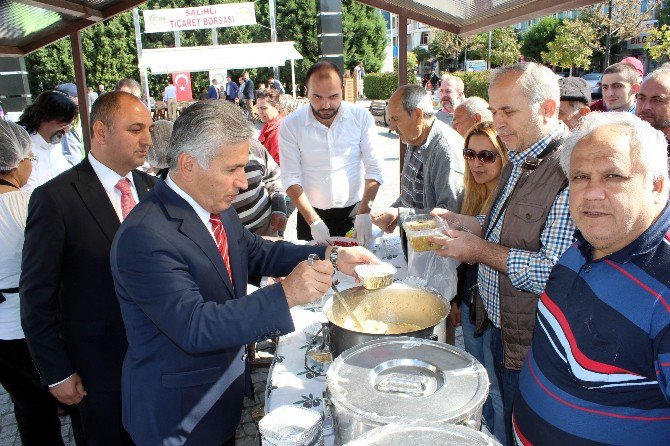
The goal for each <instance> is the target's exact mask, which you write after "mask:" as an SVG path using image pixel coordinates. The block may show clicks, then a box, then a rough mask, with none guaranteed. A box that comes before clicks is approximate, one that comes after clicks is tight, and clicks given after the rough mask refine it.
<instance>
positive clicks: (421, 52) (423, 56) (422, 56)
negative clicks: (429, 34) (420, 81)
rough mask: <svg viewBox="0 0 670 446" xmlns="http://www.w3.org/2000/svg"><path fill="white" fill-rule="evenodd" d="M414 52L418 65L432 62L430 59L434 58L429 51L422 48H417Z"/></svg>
mask: <svg viewBox="0 0 670 446" xmlns="http://www.w3.org/2000/svg"><path fill="white" fill-rule="evenodd" d="M412 52H413V53H414V55H415V56H416V61H417V63H423V62H425V61H428V60H430V58H431V57H433V55H432V54H430V51H429V50H427V49H425V48H423V47H420V46H417V47H416V48H414V49H413V50H412Z"/></svg>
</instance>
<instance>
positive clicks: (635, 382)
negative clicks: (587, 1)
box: [0, 62, 670, 446]
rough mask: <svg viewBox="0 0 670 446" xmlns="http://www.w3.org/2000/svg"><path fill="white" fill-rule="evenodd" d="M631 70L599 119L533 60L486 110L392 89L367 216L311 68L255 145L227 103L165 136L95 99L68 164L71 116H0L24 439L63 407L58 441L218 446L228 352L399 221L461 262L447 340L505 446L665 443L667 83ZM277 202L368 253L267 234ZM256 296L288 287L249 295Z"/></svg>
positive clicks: (309, 231) (350, 125)
mask: <svg viewBox="0 0 670 446" xmlns="http://www.w3.org/2000/svg"><path fill="white" fill-rule="evenodd" d="M615 65H617V64H615ZM628 66H630V67H631V68H630V69H632V70H633V71H635V72H636V73H637V71H636V68H635V67H634V66H633V65H630V64H628V63H627V62H623V66H621V67H615V70H623V71H613V72H611V73H609V72H606V73H605V76H610V75H614V76H615V77H613V78H606V77H604V78H603V102H604V104H605V107H606V109H607V111H606V112H597V113H589V112H588V111H587V110H585V107H584V106H583V105H582V104H589V103H590V99H591V98H590V90H588V89H585V88H584V86H583V85H582V84H579V83H578V82H575V81H574V80H572V79H571V78H568V79H564V80H561V81H560V82H559V80H558V78H557V76H556V75H555V74H554V73H553V72H552V71H551V70H550V69H549V68H547V67H544V66H542V65H539V64H536V63H530V62H523V63H518V64H514V65H510V66H506V67H502V68H499V69H496V70H494V71H493V72H492V75H491V78H490V83H489V91H488V95H489V98H488V99H489V100H488V102H487V101H486V100H484V99H482V98H477V97H469V98H466V97H465V94H464V85H463V82H462V81H461V80H460V79H459V78H457V77H454V76H449V75H446V76H444V77H443V78H442V79H441V83H440V91H441V104H442V110H440V111H437V112H436V111H435V109H434V107H433V105H432V98H431V94H430V93H429V92H426V90H425V89H424V88H423V87H421V86H419V85H408V86H402V87H399V88H398V89H397V90H396V92H395V93H394V94H393V95H392V97H391V98H390V99H389V102H388V106H387V115H388V118H389V122H390V127H391V129H393V130H395V131H396V132H397V133H398V135H399V137H400V139H401V140H402V141H403V142H404V143H406V144H407V151H406V154H405V159H404V164H403V169H402V174H401V180H400V185H401V186H400V194H399V197H398V199H397V200H396V201H395V202H394V203H393V204H392V205H391V206H390V207H389V208H386V209H380V208H379V206H377V207H375V206H374V200H375V197H376V195H377V192H378V190H379V188H380V187H381V186H382V184H383V182H384V178H383V172H382V162H383V161H382V160H383V157H384V153H383V150H382V149H381V148H380V147H379V146H378V145H377V142H376V138H375V133H376V130H375V126H374V121H373V118H372V116H371V115H370V113H368V112H367V110H365V109H363V108H361V107H357V106H355V105H351V104H349V103H347V102H344V101H343V100H342V95H343V91H342V86H343V78H342V74H341V73H340V71H339V70H338V69H337V67H336V66H334V65H333V64H331V63H329V62H319V63H316V64H314V65H313V66H312V67H311V68H310V69H309V70H308V72H307V74H306V85H307V96H308V100H309V104H308V105H306V106H304V107H302V108H299V109H297V110H295V111H293V112H292V113H290V114H286V113H284V112H283V110H282V104H281V101H280V96H279V92H278V91H273V90H271V89H270V90H265V91H263V92H261V93H259V95H258V98H257V100H258V102H257V107H258V110H259V114H260V116H261V118H262V120H263V122H264V127H263V129H262V130H261V133H260V136H259V138H258V139H256V138H253V133H252V128H251V127H250V124H249V122H248V120H247V119H246V118H245V116H244V113H243V111H242V110H241V109H240V108H239V107H237V106H236V105H235V104H231V103H230V102H229V101H212V100H203V101H200V102H198V103H196V104H194V105H192V106H190V107H189V108H187V109H186V110H185V111H184V112H183V113H182V114H181V115H180V116H179V117H178V118H177V119H176V120H175V122H174V123H172V122H167V121H158V122H152V120H151V115H150V113H149V110H148V109H147V108H146V106H145V105H144V104H143V103H142V102H141V101H140V100H139V99H138V98H137V97H136V96H134V95H132V94H129V93H126V92H122V91H114V92H109V93H106V94H104V95H100V96H99V97H98V98H97V100H96V101H95V102H94V103H93V105H92V110H91V120H90V129H91V133H92V135H93V138H92V145H91V151H90V152H89V153H88V155H87V156H86V157H85V158H84V159H83V160H81V161H80V162H78V163H76V164H75V165H74V166H73V167H69V165H68V166H66V165H65V164H63V163H62V162H59V163H57V162H56V161H55V160H56V158H58V157H59V156H61V157H62V156H63V151H62V145H61V144H59V142H60V141H61V140H62V139H63V138H64V136H65V135H66V134H67V132H68V130H69V128H70V126H71V124H72V121H73V119H74V116H75V115H76V113H77V108H76V104H75V103H74V102H73V101H72V100H71V98H70V97H68V95H66V94H64V93H60V92H45V93H42V95H40V96H39V97H38V98H37V99H36V101H35V103H34V104H32V105H31V106H29V107H28V109H26V111H25V112H24V115H23V116H22V117H21V120H20V121H19V124H20V125H17V124H13V123H9V122H6V121H0V227H2V231H0V234H2V235H0V243H2V246H3V247H4V249H2V250H1V251H0V252H2V254H0V288H1V289H2V290H1V292H2V295H3V296H4V299H6V300H5V302H3V303H2V304H0V305H2V307H0V310H2V311H0V317H1V319H0V339H2V341H0V349H4V350H5V351H4V352H3V354H2V355H0V360H1V361H3V370H5V372H4V373H0V381H1V382H2V384H3V386H5V388H6V389H7V390H8V392H9V393H10V395H11V397H12V400H13V401H14V404H15V407H16V409H15V411H16V412H15V413H16V416H17V420H18V425H19V432H20V434H21V438H22V441H23V444H24V445H33V444H35V445H36V444H40V445H44V444H54V445H58V444H62V443H61V442H62V440H61V439H60V427H59V422H58V417H57V406H58V405H65V406H66V407H67V408H68V410H70V411H72V412H74V414H73V428H74V430H75V435H76V437H77V444H88V445H119V444H137V445H155V444H165V445H168V444H169V445H172V444H185V445H216V446H218V445H234V444H235V430H236V427H237V425H238V423H239V420H240V415H241V408H242V398H243V396H244V395H245V394H246V395H251V394H252V392H251V380H250V375H249V370H248V367H247V366H246V360H245V357H246V356H245V346H246V345H247V344H252V343H253V342H256V341H259V340H262V339H266V338H268V337H272V336H278V335H282V334H286V333H288V332H290V331H292V330H293V323H292V320H291V316H290V313H289V309H290V308H291V307H292V306H294V305H297V304H301V303H306V302H310V301H313V300H316V299H319V298H320V297H321V296H322V295H323V293H324V292H325V291H326V290H327V289H328V287H329V286H330V284H331V274H332V272H333V269H334V268H337V269H339V270H340V271H342V272H344V273H346V274H353V267H354V266H355V265H357V264H361V263H377V262H379V260H378V259H377V258H376V257H375V256H374V255H373V254H372V253H371V252H370V251H368V250H367V249H366V248H365V247H364V246H369V245H370V243H371V238H372V226H373V225H376V226H377V227H379V228H380V229H381V230H383V231H385V232H393V231H394V230H395V229H396V227H398V226H400V225H399V223H401V222H402V219H403V218H404V217H405V216H406V215H411V214H413V213H416V214H419V213H432V214H433V215H437V216H439V217H441V218H442V219H444V220H445V221H446V222H447V223H448V226H449V229H447V230H446V231H445V234H444V235H443V236H437V237H434V238H433V239H432V242H433V243H434V244H436V245H437V246H438V250H437V251H436V252H437V254H438V255H441V256H448V257H451V258H454V259H457V260H458V261H460V262H461V263H462V265H461V267H460V271H459V290H458V293H457V295H456V296H455V298H454V299H453V300H452V310H451V313H450V316H449V320H450V323H451V326H452V330H453V327H455V326H458V325H461V326H462V327H463V335H464V342H465V348H466V350H467V351H468V352H470V353H471V354H472V355H473V356H475V357H476V358H477V359H478V360H479V361H480V362H482V364H483V365H484V367H485V368H486V370H487V372H488V375H489V379H490V381H491V387H490V391H489V398H488V399H487V402H486V403H485V406H484V410H483V415H484V420H485V423H486V425H487V426H488V428H489V430H490V431H491V432H492V433H493V434H494V435H495V437H496V438H497V439H498V440H499V441H500V442H501V443H502V444H505V445H513V444H523V445H529V444H634V443H636V442H637V441H639V439H644V442H645V444H659V445H661V444H667V443H668V441H669V440H670V425H669V423H670V405H669V404H668V398H669V396H670V385H669V384H668V383H669V382H670V306H669V305H668V302H667V301H668V299H669V298H670V275H668V274H667V271H668V270H669V268H670V209H669V208H668V190H669V188H670V182H669V179H668V151H667V147H668V142H667V141H668V139H670V138H669V137H670V69H668V68H661V69H659V70H657V71H655V72H653V73H651V74H649V75H648V76H647V77H646V78H645V79H644V80H642V79H641V77H636V78H629V77H626V76H627V74H626V73H627V71H626V70H628ZM622 73H623V74H622ZM628 81H631V82H632V87H631V88H630V90H632V91H634V93H633V95H632V102H631V96H630V91H629V89H628V85H627V84H626V82H628ZM606 83H607V85H608V87H607V88H605V84H606ZM610 88H611V90H612V91H611V92H610ZM606 90H607V91H606ZM587 94H588V96H587ZM54 95H58V96H54ZM621 97H624V99H625V101H624V102H623V103H622V105H617V104H619V102H618V101H619V100H620V98H621ZM47 98H49V99H50V100H51V101H52V102H45V101H46V99H47ZM65 100H67V101H69V102H68V103H66V102H65ZM54 104H57V105H54ZM69 104H73V105H72V106H71V105H69ZM633 106H634V107H633ZM616 107H620V108H616ZM631 107H633V108H632V109H631ZM589 111H590V108H589ZM636 115H637V116H636ZM40 149H42V151H38V150H40ZM147 158H148V160H149V163H150V164H151V167H152V173H154V174H155V175H157V176H154V175H151V174H149V173H145V172H142V171H140V170H138V168H139V167H140V166H142V165H143V164H144V162H145V160H146V159H147ZM33 177H35V178H34V179H33V182H32V183H31V178H33ZM261 189H263V190H265V192H263V191H262V190H261ZM31 191H32V193H31ZM284 193H286V194H287V195H288V196H289V197H290V202H291V203H292V204H293V205H294V206H295V208H296V209H297V211H298V215H297V218H298V227H297V230H298V238H299V239H302V240H315V241H317V242H321V243H326V242H327V241H328V240H329V238H330V237H332V236H344V235H345V234H346V233H347V232H349V231H350V230H351V229H352V228H353V229H354V230H355V235H356V237H357V238H358V240H359V241H360V242H361V244H362V246H359V247H349V248H338V247H331V246H323V245H319V243H317V244H315V245H305V246H298V245H294V244H292V243H289V242H286V241H281V240H279V241H270V240H268V239H264V238H262V237H261V236H260V235H259V234H262V235H278V234H279V233H280V231H281V229H283V226H285V224H286V216H287V212H288V210H287V209H286V206H285V205H286V202H285V200H284V199H283V194H284ZM254 203H257V204H258V206H256V204H254ZM282 205H283V207H282ZM261 208H262V209H265V211H263V212H260V211H259V210H258V209H261ZM280 228H281V229H280ZM401 233H402V231H401ZM309 254H316V255H317V256H318V258H319V259H320V260H317V261H316V262H314V263H313V265H310V264H308V263H307V262H305V261H304V260H305V259H306V258H307V256H308V255H309ZM251 276H270V277H284V279H283V280H282V281H281V282H279V283H275V284H272V285H269V286H267V287H264V288H261V289H260V290H258V291H256V292H253V293H250V294H247V283H248V280H249V277H251ZM447 297H451V296H447ZM452 342H453V341H452ZM74 405H76V409H74ZM34 426H40V428H39V429H36V428H35V427H34Z"/></svg>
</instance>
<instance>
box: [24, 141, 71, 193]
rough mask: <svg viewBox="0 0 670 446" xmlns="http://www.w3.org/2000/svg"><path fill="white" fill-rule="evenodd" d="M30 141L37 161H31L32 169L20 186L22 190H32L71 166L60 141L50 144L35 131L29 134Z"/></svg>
mask: <svg viewBox="0 0 670 446" xmlns="http://www.w3.org/2000/svg"><path fill="white" fill-rule="evenodd" d="M30 143H31V144H32V151H33V155H34V156H35V157H36V158H37V162H36V163H33V171H32V172H31V174H30V177H29V178H28V182H27V183H26V184H25V186H23V187H22V188H21V190H24V191H32V190H33V189H35V188H36V187H37V186H41V185H43V184H44V183H46V182H47V181H49V180H50V179H52V178H53V177H55V176H57V175H59V174H61V173H63V172H65V171H66V170H68V169H69V168H70V167H72V166H71V165H70V163H68V161H67V159H66V158H65V156H64V155H63V149H62V146H61V143H60V142H59V143H58V144H50V143H48V142H46V141H45V140H44V138H42V135H40V134H39V133H37V132H35V133H31V134H30Z"/></svg>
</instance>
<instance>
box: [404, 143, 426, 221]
mask: <svg viewBox="0 0 670 446" xmlns="http://www.w3.org/2000/svg"><path fill="white" fill-rule="evenodd" d="M422 147H423V146H410V145H409V144H408V145H407V152H406V154H405V164H404V165H403V168H402V177H401V178H400V206H401V207H405V208H412V209H423V208H424V204H423V153H422V150H421V148H422Z"/></svg>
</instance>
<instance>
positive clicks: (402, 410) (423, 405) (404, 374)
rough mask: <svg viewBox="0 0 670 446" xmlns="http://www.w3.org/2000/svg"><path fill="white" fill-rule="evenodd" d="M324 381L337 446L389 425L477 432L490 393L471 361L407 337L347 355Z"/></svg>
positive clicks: (358, 348)
mask: <svg viewBox="0 0 670 446" xmlns="http://www.w3.org/2000/svg"><path fill="white" fill-rule="evenodd" d="M327 381H328V395H329V398H328V401H327V404H328V407H329V409H330V411H331V413H332V414H333V421H334V428H335V444H336V445H342V444H346V443H347V442H349V441H351V440H353V439H356V438H359V437H360V436H361V435H363V434H365V433H367V432H369V431H371V430H372V429H375V428H378V427H381V426H385V425H387V424H391V423H396V424H401V425H405V426H407V425H412V424H414V423H416V422H428V423H440V424H442V425H447V424H462V425H465V426H468V427H471V428H473V429H476V430H478V429H479V427H480V425H481V416H482V407H483V406H484V401H486V396H487V395H488V388H489V380H488V376H487V374H486V370H485V369H484V367H483V366H482V365H481V364H480V363H479V362H477V360H476V359H475V358H474V357H472V355H470V354H468V353H467V352H465V351H464V350H461V349H459V348H456V347H453V346H451V345H447V344H443V343H441V342H435V341H430V340H426V339H417V338H409V337H386V338H383V339H378V340H375V341H369V342H366V343H364V344H361V345H358V346H356V347H352V348H350V349H349V350H346V351H345V352H343V353H342V354H341V355H340V356H339V357H338V358H337V359H336V360H335V361H334V362H333V364H332V366H331V367H330V369H329V370H328V378H327ZM380 444H394V445H395V444H398V443H396V442H386V443H380ZM403 444H404V443H403ZM409 444H413V443H409ZM415 444H417V445H419V444H421V443H418V442H417V443H415ZM433 444H435V445H437V444H444V443H441V442H435V443H433ZM466 444H467V443H466Z"/></svg>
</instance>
